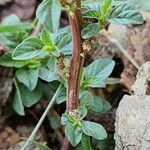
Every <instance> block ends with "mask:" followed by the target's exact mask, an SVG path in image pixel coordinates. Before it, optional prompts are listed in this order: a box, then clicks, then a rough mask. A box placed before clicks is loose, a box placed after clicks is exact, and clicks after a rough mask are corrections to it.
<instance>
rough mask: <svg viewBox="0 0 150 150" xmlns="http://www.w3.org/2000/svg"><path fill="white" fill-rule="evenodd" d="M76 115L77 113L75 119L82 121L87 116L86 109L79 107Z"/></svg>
mask: <svg viewBox="0 0 150 150" xmlns="http://www.w3.org/2000/svg"><path fill="white" fill-rule="evenodd" d="M77 113H78V116H77V118H78V119H79V120H82V119H83V118H84V117H85V116H86V115H87V109H86V107H84V106H80V107H79V108H78V109H77Z"/></svg>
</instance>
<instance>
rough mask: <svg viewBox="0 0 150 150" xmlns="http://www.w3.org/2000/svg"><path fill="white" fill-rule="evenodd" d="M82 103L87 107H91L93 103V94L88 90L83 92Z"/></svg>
mask: <svg viewBox="0 0 150 150" xmlns="http://www.w3.org/2000/svg"><path fill="white" fill-rule="evenodd" d="M80 104H81V106H85V107H86V108H87V109H90V108H91V107H92V104H93V95H92V94H91V93H90V92H88V91H83V92H81V94H80Z"/></svg>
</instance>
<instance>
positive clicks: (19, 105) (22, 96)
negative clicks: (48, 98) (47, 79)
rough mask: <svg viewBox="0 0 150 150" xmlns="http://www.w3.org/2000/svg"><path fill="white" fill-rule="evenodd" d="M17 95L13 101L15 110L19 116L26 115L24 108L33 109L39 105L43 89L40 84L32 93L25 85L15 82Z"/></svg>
mask: <svg viewBox="0 0 150 150" xmlns="http://www.w3.org/2000/svg"><path fill="white" fill-rule="evenodd" d="M15 87H16V93H15V96H14V99H13V101H12V105H13V108H14V110H15V111H16V112H17V113H18V114H19V115H25V113H24V106H26V107H31V106H32V105H34V104H35V103H37V102H38V101H39V100H40V98H41V96H42V88H41V86H40V84H39V85H38V86H37V87H36V88H35V89H34V90H33V91H32V92H31V91H29V90H28V88H26V87H25V86H24V85H23V84H20V83H17V81H16V80H15Z"/></svg>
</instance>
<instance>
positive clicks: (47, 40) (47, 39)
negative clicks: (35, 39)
mask: <svg viewBox="0 0 150 150" xmlns="http://www.w3.org/2000/svg"><path fill="white" fill-rule="evenodd" d="M41 41H42V42H43V44H44V45H47V46H53V42H52V38H51V36H50V33H49V31H48V30H47V29H43V30H42V31H41Z"/></svg>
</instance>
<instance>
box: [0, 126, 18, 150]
mask: <svg viewBox="0 0 150 150" xmlns="http://www.w3.org/2000/svg"><path fill="white" fill-rule="evenodd" d="M19 141H20V136H19V134H18V133H16V132H15V131H14V130H13V129H12V128H10V127H8V126H6V127H3V126H0V150H6V149H8V148H9V147H10V146H12V145H14V144H16V143H17V142H19Z"/></svg>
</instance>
